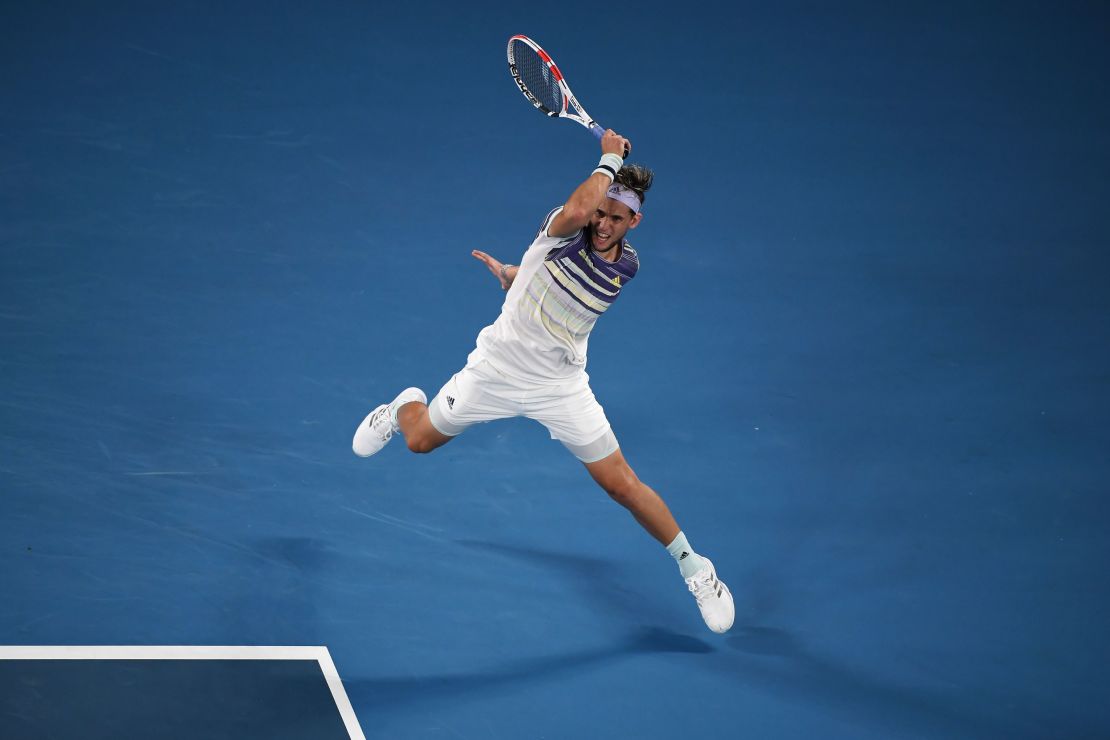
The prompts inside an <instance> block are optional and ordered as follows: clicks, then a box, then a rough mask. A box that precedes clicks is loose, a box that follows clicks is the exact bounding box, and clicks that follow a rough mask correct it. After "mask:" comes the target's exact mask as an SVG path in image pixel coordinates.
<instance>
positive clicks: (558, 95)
mask: <svg viewBox="0 0 1110 740" xmlns="http://www.w3.org/2000/svg"><path fill="white" fill-rule="evenodd" d="M509 72H510V73H511V74H512V76H513V79H514V80H516V86H517V87H519V88H520V91H521V92H522V93H524V97H526V98H528V101H529V102H531V103H532V105H534V106H536V108H538V109H539V110H540V111H542V112H543V113H546V114H547V115H549V116H551V117H552V118H555V117H558V118H569V119H570V120H572V121H577V122H578V123H580V124H582V125H583V126H585V127H586V128H588V129H589V130H590V132H591V133H592V134H593V135H594V136H596V137H597V138H598V139H600V138H601V137H602V136H603V135H604V134H605V129H603V128H602V127H601V126H599V125H597V122H596V121H594V119H592V118H590V114H589V113H587V112H586V109H585V108H583V107H582V104H581V103H579V102H578V100H577V99H576V98H575V97H574V93H572V92H571V91H570V86H569V85H567V81H566V79H565V78H564V77H563V73H562V72H560V71H559V68H558V67H557V66H555V60H554V59H552V58H551V55H550V54H548V53H547V52H546V51H544V50H543V49H542V48H540V45H539V44H537V43H536V42H535V41H533V40H532V39H530V38H528V37H527V36H523V35H520V34H517V35H516V36H513V37H512V38H511V39H509ZM571 106H573V107H574V110H573V111H572V110H570V107H571ZM625 155H626V156H627V155H628V152H627V151H626V152H625Z"/></svg>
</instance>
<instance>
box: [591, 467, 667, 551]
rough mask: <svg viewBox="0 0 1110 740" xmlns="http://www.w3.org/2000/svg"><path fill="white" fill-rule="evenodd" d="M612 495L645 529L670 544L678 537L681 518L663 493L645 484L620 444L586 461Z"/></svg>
mask: <svg viewBox="0 0 1110 740" xmlns="http://www.w3.org/2000/svg"><path fill="white" fill-rule="evenodd" d="M584 465H585V466H586V470H588V471H589V472H590V476H591V477H593V479H594V480H595V481H597V484H598V485H599V486H601V487H602V488H603V489H604V490H605V492H606V493H607V494H609V496H610V498H612V499H613V500H614V501H616V502H617V503H618V504H620V505H621V506H623V507H624V508H626V509H628V511H629V513H630V514H632V516H633V517H635V518H636V521H638V522H639V523H640V526H642V527H643V528H644V529H646V530H647V532H648V534H650V535H651V536H652V537H654V538H655V539H657V540H659V543H660V544H661V545H663V546H664V547H666V546H667V545H669V544H671V543H672V542H674V538H675V537H678V533H679V528H678V522H676V521H675V518H674V516H673V515H672V514H671V510H670V509H669V508H667V504H666V503H665V502H664V501H663V499H662V498H660V497H659V494H658V493H656V492H655V491H653V490H652V489H651V488H650V487H649V486H647V485H646V484H644V483H643V482H642V481H641V480H640V479H639V478H638V477H636V473H635V472H633V470H632V467H631V466H629V464H628V462H627V461H626V460H625V459H624V455H623V454H621V451H620V448H617V450H616V451H615V452H613V453H612V454H610V455H609V456H608V457H605V458H604V459H601V460H598V461H597V462H588V463H584Z"/></svg>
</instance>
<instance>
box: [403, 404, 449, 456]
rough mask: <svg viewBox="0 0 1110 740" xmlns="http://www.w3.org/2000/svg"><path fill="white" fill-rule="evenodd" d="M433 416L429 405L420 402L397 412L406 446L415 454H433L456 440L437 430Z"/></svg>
mask: <svg viewBox="0 0 1110 740" xmlns="http://www.w3.org/2000/svg"><path fill="white" fill-rule="evenodd" d="M434 402H435V401H434V399H433V403H434ZM431 416H432V415H431V414H430V413H429V411H428V405H427V404H425V403H421V402H419V401H413V402H410V403H406V404H405V405H404V406H402V407H401V408H399V409H398V410H397V426H398V427H399V428H400V430H401V434H403V435H405V444H407V445H408V447H409V449H410V450H412V451H413V452H431V451H432V450H434V449H436V448H437V447H442V446H443V445H445V444H447V443H448V442H450V441H451V440H453V439H454V438H455V435H453V434H444V433H443V432H441V431H439V430H438V429H436V428H435V425H434V424H432V418H431Z"/></svg>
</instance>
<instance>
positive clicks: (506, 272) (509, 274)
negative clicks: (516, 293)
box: [470, 249, 520, 290]
mask: <svg viewBox="0 0 1110 740" xmlns="http://www.w3.org/2000/svg"><path fill="white" fill-rule="evenodd" d="M470 254H471V255H472V256H473V257H474V258H475V259H477V260H478V261H480V262H482V263H484V264H485V266H486V267H488V268H489V271H490V272H492V273H493V276H494V277H495V278H497V279H498V280H499V281H500V282H501V290H508V289H509V288H510V287H512V285H513V280H516V273H517V270H519V269H520V268H519V267H517V266H516V265H506V264H503V263H502V262H501V261H500V260H498V259H497V258H495V257H491V256H490V255H488V254H486V253H485V252H483V251H482V250H480V249H474V250H472V251H471V252H470Z"/></svg>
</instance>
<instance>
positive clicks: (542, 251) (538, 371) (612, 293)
mask: <svg viewBox="0 0 1110 740" xmlns="http://www.w3.org/2000/svg"><path fill="white" fill-rule="evenodd" d="M561 210H562V207H559V208H556V209H555V210H553V211H551V213H549V214H547V217H546V218H545V219H544V221H543V225H542V226H541V227H540V231H539V233H538V234H537V236H536V239H535V241H533V242H532V245H531V246H530V247H529V248H528V250H527V251H526V252H525V253H524V257H523V258H522V259H521V261H520V267H519V269H518V272H517V276H516V279H515V280H514V281H513V285H512V287H511V288H510V289H509V291H508V293H507V294H506V296H505V302H504V304H503V305H502V307H501V315H500V316H498V317H497V320H496V321H495V322H494V323H493V324H491V325H489V326H487V327H486V328H485V329H483V330H482V331H481V333H480V334H479V335H478V343H477V344H478V346H477V348H476V349H475V350H474V352H472V353H471V356H470V361H471V362H474V361H477V360H482V359H484V360H488V361H489V362H490V363H491V364H492V365H493V366H494V367H495V368H497V369H498V370H499V371H501V372H502V373H504V374H505V375H509V376H511V377H514V378H517V379H520V380H524V381H528V382H533V383H536V384H541V385H546V384H556V383H562V382H565V381H566V380H568V379H570V378H573V377H574V376H575V375H577V374H578V373H581V372H583V371H584V370H585V367H586V349H587V345H588V343H589V338H590V331H591V330H592V329H593V327H594V324H595V323H596V322H597V319H598V317H599V316H601V314H603V313H604V312H605V311H606V310H607V309H608V308H609V306H611V305H613V302H614V301H616V300H617V298H618V296H620V292H621V289H622V288H623V287H624V286H625V285H626V284H627V283H628V281H629V280H631V279H632V278H634V277H635V276H636V271H637V270H639V268H640V260H639V257H638V256H637V254H636V250H634V249H633V248H632V247H631V246H630V245H629V244H628V243H627V242H622V244H621V247H620V256H619V257H618V258H617V260H616V261H615V262H609V261H608V260H605V259H603V258H602V257H601V256H600V255H598V254H596V253H595V252H594V251H593V250H592V249H591V247H590V244H589V238H588V236H587V234H586V231H585V230H582V231H579V232H578V233H576V234H573V235H572V236H569V237H565V238H558V237H553V236H550V235H549V234H548V233H547V230H548V229H549V228H550V226H551V222H552V221H553V220H554V218H555V216H556V215H557V214H558V213H559V212H560V211H561Z"/></svg>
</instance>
